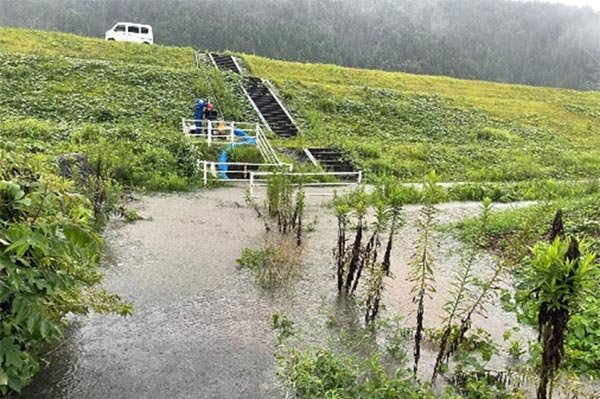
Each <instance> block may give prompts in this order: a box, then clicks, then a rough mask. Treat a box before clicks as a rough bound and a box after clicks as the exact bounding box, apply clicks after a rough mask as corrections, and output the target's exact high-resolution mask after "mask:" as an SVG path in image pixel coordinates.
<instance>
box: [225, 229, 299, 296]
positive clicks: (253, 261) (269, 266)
mask: <svg viewBox="0 0 600 399" xmlns="http://www.w3.org/2000/svg"><path fill="white" fill-rule="evenodd" d="M300 251H301V247H298V246H296V245H295V244H294V243H291V242H290V241H289V240H286V239H283V240H280V241H279V242H276V243H267V244H265V245H264V246H262V247H261V248H259V249H252V248H245V249H244V250H243V251H242V256H241V257H240V258H239V259H238V260H237V263H238V265H239V266H240V267H241V268H246V269H248V270H250V271H251V272H252V273H253V274H254V275H255V276H256V279H257V281H258V283H259V285H260V286H261V287H263V288H266V289H271V288H276V287H279V286H282V285H285V284H286V283H287V282H289V281H290V280H291V279H292V278H293V277H294V276H295V275H296V272H297V266H298V263H299V259H300Z"/></svg>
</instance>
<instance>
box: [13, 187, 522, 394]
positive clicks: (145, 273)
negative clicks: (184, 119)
mask: <svg viewBox="0 0 600 399" xmlns="http://www.w3.org/2000/svg"><path fill="white" fill-rule="evenodd" d="M321 201H323V198H322V197H320V198H318V199H317V198H316V197H310V200H309V206H308V209H307V216H306V220H307V221H312V220H313V219H314V218H315V217H316V218H317V228H316V231H315V232H313V233H310V235H309V238H308V239H307V243H306V248H305V251H304V255H303V261H302V265H301V276H300V277H299V279H298V281H295V282H294V284H292V285H291V286H290V288H289V289H287V290H283V291H281V292H277V293H275V294H273V293H266V292H264V291H261V290H260V289H259V288H258V287H257V285H256V284H255V282H254V280H253V277H252V276H251V275H249V274H248V273H247V272H246V271H244V270H238V269H237V268H236V262H235V260H236V259H237V258H238V257H239V255H240V253H241V251H242V249H243V248H245V247H249V246H257V245H259V244H260V243H261V240H262V238H263V234H264V232H263V230H264V227H263V225H262V223H261V222H260V221H259V220H257V218H256V216H255V214H254V212H253V211H252V210H251V209H249V208H248V207H246V206H245V204H244V191H243V189H240V188H222V189H217V190H211V191H201V192H197V193H193V194H186V195H181V194H179V195H161V196H153V197H146V198H144V199H143V200H142V201H141V202H140V203H139V204H138V205H137V207H138V209H139V212H140V213H141V215H142V216H144V217H149V218H150V219H149V220H145V221H138V222H136V223H132V224H125V223H113V224H112V225H111V226H110V228H109V229H108V231H107V233H106V242H107V245H106V256H105V259H104V267H105V268H106V270H105V273H106V278H105V285H106V288H108V289H109V290H110V291H112V292H115V293H118V294H119V295H121V296H122V297H123V298H124V299H125V300H128V301H131V302H133V303H134V305H135V313H134V315H133V316H131V317H129V318H126V319H124V318H121V317H118V316H98V315H91V316H87V317H77V318H76V319H75V321H74V323H73V326H72V327H71V328H70V329H69V332H68V334H67V337H66V339H65V340H64V342H63V343H62V344H61V345H60V346H58V347H57V348H56V349H54V350H53V351H52V352H51V353H50V354H49V355H48V356H47V358H48V360H49V361H50V362H51V363H50V366H49V367H47V368H45V369H44V370H43V371H42V372H41V373H40V374H39V376H38V377H37V378H36V379H35V381H34V382H33V383H32V384H31V386H30V387H29V388H27V389H26V390H25V392H24V393H23V395H22V397H23V398H32V399H34V398H35V399H38V398H39V399H42V398H43V399H105V398H111V399H116V398H132V399H133V398H228V399H235V398H261V399H262V398H264V399H267V398H283V397H285V392H284V391H283V389H282V388H281V387H280V386H278V384H277V380H276V376H275V373H276V363H275V360H274V358H273V352H274V350H275V343H274V341H275V339H274V334H273V332H272V331H271V330H270V326H269V318H270V316H271V315H272V314H273V313H275V312H277V311H282V312H284V313H286V314H287V315H289V317H291V319H292V320H294V322H296V323H297V325H299V326H300V327H302V328H303V329H304V330H306V331H313V335H317V336H318V335H319V334H321V332H322V328H323V326H324V325H325V320H327V318H328V316H329V315H330V314H333V313H336V309H335V306H336V300H335V298H336V295H335V281H334V279H333V260H332V247H333V246H334V245H335V242H336V223H335V220H334V216H333V215H332V211H331V210H330V209H326V208H323V207H321V206H319V204H320V202H321ZM498 207H500V206H498ZM503 207H505V206H503ZM440 210H441V212H440V215H439V220H440V221H441V222H443V223H449V222H454V221H458V220H460V219H462V218H464V217H467V216H473V215H476V214H477V213H478V212H479V210H480V208H479V205H478V204H475V203H461V204H444V205H440ZM418 211H419V207H417V206H410V207H407V208H406V221H407V223H406V227H405V228H404V229H403V230H402V231H401V232H400V234H399V236H398V240H397V241H396V246H395V254H394V257H393V269H392V271H393V274H394V275H395V276H396V278H395V279H393V280H389V281H388V282H387V288H386V292H385V293H384V301H385V304H386V306H387V309H386V314H387V315H393V314H401V315H403V316H405V317H406V320H407V324H408V325H410V320H412V318H413V314H412V313H411V309H412V307H413V306H412V304H411V300H410V292H409V291H410V288H409V284H408V283H407V282H406V281H405V276H406V268H407V266H406V263H407V261H408V260H409V258H410V256H411V255H412V253H413V249H414V240H415V237H416V234H417V232H416V230H415V228H414V221H415V220H416V217H417V214H418ZM440 238H442V239H440V242H441V245H440V247H439V248H438V249H437V251H436V252H437V258H438V259H439V260H441V262H438V263H437V264H438V265H439V266H438V269H437V271H436V273H437V276H438V277H437V282H438V293H437V294H436V295H435V296H434V299H433V300H431V301H429V302H428V303H427V304H426V322H427V324H428V325H429V326H435V325H437V324H438V323H439V316H440V310H441V309H440V308H441V304H442V303H443V299H444V298H445V293H446V292H447V288H448V282H449V279H450V277H451V274H452V270H453V269H455V268H456V267H457V265H458V262H459V256H458V255H456V254H449V250H450V249H455V248H457V247H458V244H457V243H456V242H455V241H454V240H452V239H451V238H450V237H448V236H446V235H445V236H444V237H440ZM489 262H492V260H491V259H489V258H484V259H483V261H482V262H481V265H480V267H482V268H483V269H485V268H487V267H489ZM486 264H487V265H486ZM488 310H489V314H488V319H487V320H484V319H478V320H476V321H475V325H476V326H477V325H480V326H485V328H486V329H487V330H488V331H489V332H490V333H491V334H492V336H493V337H494V338H495V339H497V340H498V341H499V342H501V336H502V333H503V332H504V331H505V330H506V329H508V328H510V327H512V326H513V325H514V323H515V318H514V316H513V315H511V314H507V313H505V312H503V311H501V310H500V309H499V306H491V307H490V308H489V309H488ZM315 331H316V333H315ZM313 338H316V339H318V337H316V336H313ZM431 361H432V356H431V354H429V355H428V354H427V353H425V355H424V358H423V362H424V363H423V364H424V366H423V367H422V368H423V369H426V370H427V369H429V367H427V363H428V362H431Z"/></svg>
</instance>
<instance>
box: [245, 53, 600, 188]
mask: <svg viewBox="0 0 600 399" xmlns="http://www.w3.org/2000/svg"><path fill="white" fill-rule="evenodd" d="M243 58H244V61H245V62H246V64H247V66H248V67H249V68H250V69H251V71H252V73H253V74H255V75H258V76H261V77H263V78H266V79H269V80H271V81H272V82H274V83H275V84H276V85H277V86H278V88H279V89H280V92H281V94H282V97H283V98H284V99H285V100H286V102H287V103H288V105H289V108H290V109H291V111H292V112H293V114H294V116H295V118H296V119H297V121H298V122H299V123H300V125H301V126H302V128H303V131H304V135H303V136H301V137H299V138H297V139H296V140H295V141H294V145H297V146H308V145H338V146H341V147H343V148H345V149H347V150H348V151H349V152H350V154H351V155H352V156H353V158H354V159H355V160H356V161H357V162H358V164H359V165H360V166H361V167H362V168H363V169H365V170H366V171H367V172H370V173H386V174H392V175H395V176H397V177H399V178H401V179H403V180H407V181H414V180H420V179H421V177H422V176H424V175H425V174H427V173H428V171H430V170H431V169H435V170H436V171H437V172H438V174H439V175H440V178H441V179H442V181H498V182H504V181H523V180H529V179H586V178H596V177H597V175H598V172H599V171H600V93H597V92H578V91H573V90H561V89H550V88H538V87H527V86H519V85H508V84H498V83H488V82H479V81H468V80H459V79H451V78H445V77H431V76H420V75H409V74H404V73H391V72H381V71H372V70H362V69H352V68H344V67H338V66H333V65H317V64H301V63H294V62H283V61H274V60H269V59H266V58H262V57H256V56H249V55H248V56H243Z"/></svg>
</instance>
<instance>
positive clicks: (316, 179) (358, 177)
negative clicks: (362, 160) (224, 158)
mask: <svg viewBox="0 0 600 399" xmlns="http://www.w3.org/2000/svg"><path fill="white" fill-rule="evenodd" d="M281 174H283V175H284V176H292V177H298V178H299V180H303V182H302V186H303V187H335V186H351V185H360V184H361V183H362V171H361V170H359V171H358V172H306V173H300V172H298V173H293V172H291V171H289V172H285V173H281V172H268V171H250V181H249V184H250V187H249V190H250V195H254V188H255V187H256V186H259V185H262V186H264V185H266V184H267V182H268V177H269V176H274V175H281ZM263 176H264V177H265V178H261V177H263ZM353 177H354V178H355V179H352V178H353ZM311 178H312V179H311ZM327 178H333V179H335V180H332V181H326V180H325V181H322V179H327ZM340 178H342V180H340ZM344 178H348V179H351V180H343V179H344ZM311 180H313V181H311ZM331 194H332V193H315V194H311V193H308V194H307V195H331Z"/></svg>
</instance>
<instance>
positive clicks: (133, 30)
mask: <svg viewBox="0 0 600 399" xmlns="http://www.w3.org/2000/svg"><path fill="white" fill-rule="evenodd" d="M127 31H128V32H129V33H140V27H139V26H130V27H128V28H127Z"/></svg>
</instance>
